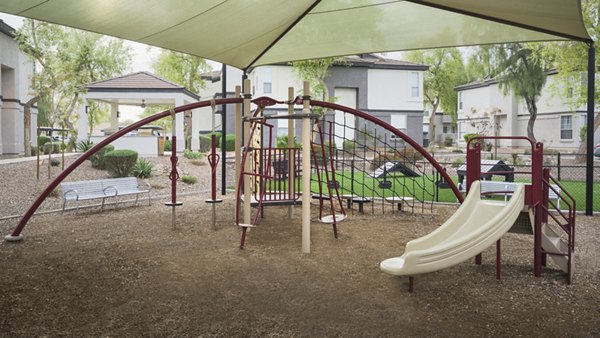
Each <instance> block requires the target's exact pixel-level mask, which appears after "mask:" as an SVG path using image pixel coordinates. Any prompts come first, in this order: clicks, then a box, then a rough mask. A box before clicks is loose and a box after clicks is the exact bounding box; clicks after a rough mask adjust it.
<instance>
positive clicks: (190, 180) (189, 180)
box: [181, 175, 198, 184]
mask: <svg viewBox="0 0 600 338" xmlns="http://www.w3.org/2000/svg"><path fill="white" fill-rule="evenodd" d="M181 182H183V183H185V184H195V183H196V182H198V178H197V177H196V176H192V175H183V176H181Z"/></svg>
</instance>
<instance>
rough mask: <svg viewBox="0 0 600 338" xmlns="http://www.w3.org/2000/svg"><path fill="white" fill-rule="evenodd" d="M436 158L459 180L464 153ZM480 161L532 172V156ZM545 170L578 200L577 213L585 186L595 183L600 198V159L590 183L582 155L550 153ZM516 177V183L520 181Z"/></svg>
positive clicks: (597, 202) (491, 156)
mask: <svg viewBox="0 0 600 338" xmlns="http://www.w3.org/2000/svg"><path fill="white" fill-rule="evenodd" d="M433 155H434V157H435V159H436V160H437V161H438V162H439V163H440V164H441V165H442V166H443V167H444V168H446V171H447V172H448V173H449V174H450V176H452V177H458V174H457V172H456V169H457V168H458V167H460V165H462V164H464V163H465V161H466V154H465V153H434V154H433ZM481 158H482V159H488V160H501V161H503V162H504V163H505V164H508V165H509V166H511V167H514V168H515V171H528V170H530V169H531V155H529V154H519V153H491V152H490V153H482V155H481ZM544 167H547V168H550V174H551V175H552V176H553V177H554V178H556V179H557V180H558V181H559V182H560V183H561V185H563V186H564V187H565V189H566V190H567V191H568V192H569V193H570V194H572V195H573V196H574V197H575V199H576V201H577V210H579V211H583V210H585V201H586V185H587V184H592V183H593V184H594V193H595V194H596V195H597V196H600V159H597V160H595V162H594V175H593V177H594V179H593V182H586V163H585V154H571V153H568V154H565V153H549V154H544ZM519 178H525V177H520V176H519V175H515V180H517V181H518V180H519ZM593 210H594V211H595V212H600V198H595V199H593Z"/></svg>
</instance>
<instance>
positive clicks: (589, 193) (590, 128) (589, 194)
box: [585, 42, 596, 216]
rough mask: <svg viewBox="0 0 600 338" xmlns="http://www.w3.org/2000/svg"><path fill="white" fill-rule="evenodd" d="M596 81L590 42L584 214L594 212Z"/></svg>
mask: <svg viewBox="0 0 600 338" xmlns="http://www.w3.org/2000/svg"><path fill="white" fill-rule="evenodd" d="M595 83H596V48H595V47H594V43H593V42H591V43H590V44H589V48H588V83H587V133H586V134H587V148H586V149H587V154H586V170H585V181H586V185H585V214H586V215H588V216H591V215H592V214H593V212H594V205H593V204H594V203H593V202H594V195H593V194H594V184H593V183H594V92H595Z"/></svg>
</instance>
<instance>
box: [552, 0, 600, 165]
mask: <svg viewBox="0 0 600 338" xmlns="http://www.w3.org/2000/svg"><path fill="white" fill-rule="evenodd" d="M581 7H582V15H583V21H584V23H585V25H586V27H587V31H588V33H589V34H590V36H591V37H592V39H593V40H594V41H598V38H600V1H598V0H584V1H582V2H581ZM541 54H542V56H543V57H545V58H548V59H551V60H552V61H553V63H552V66H553V67H554V68H555V69H556V70H557V71H558V73H557V74H556V75H555V76H556V77H558V79H559V80H560V82H559V85H556V86H553V88H552V89H553V90H554V91H555V93H556V94H558V95H560V96H561V97H562V99H563V100H564V101H565V102H567V103H568V104H569V106H570V107H571V109H573V110H575V109H576V108H577V107H580V106H582V105H585V104H586V103H587V76H586V75H587V58H588V46H587V45H586V44H584V43H581V42H574V41H561V42H552V43H546V44H545V45H544V48H543V49H542V50H541ZM599 64H600V49H599V48H596V69H598V65H599ZM594 91H595V92H594V100H595V103H596V106H598V105H599V104H600V100H599V97H600V96H599V95H598V94H599V93H598V87H597V86H596V88H594ZM599 127H600V113H597V114H596V116H595V118H594V126H593V129H592V130H593V131H594V132H595V131H596V130H597V129H598V128H599ZM588 129H589V128H587V127H586V128H585V130H583V131H582V140H584V141H583V142H582V143H581V144H580V145H579V150H578V151H577V152H578V153H580V154H585V153H586V152H587V145H586V142H585V139H586V137H587V130H588ZM577 159H578V160H580V161H585V157H584V156H578V157H577Z"/></svg>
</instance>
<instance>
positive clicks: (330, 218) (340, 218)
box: [320, 214, 346, 224]
mask: <svg viewBox="0 0 600 338" xmlns="http://www.w3.org/2000/svg"><path fill="white" fill-rule="evenodd" d="M345 219H346V215H344V214H339V215H335V221H334V219H333V215H327V216H323V217H322V218H321V219H320V221H321V223H325V224H333V223H337V222H341V221H343V220H345Z"/></svg>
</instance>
